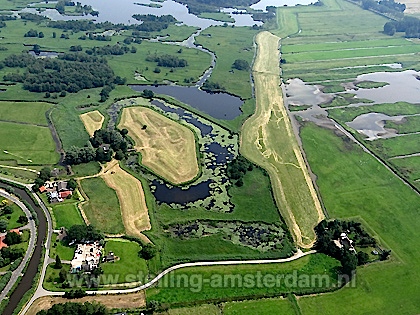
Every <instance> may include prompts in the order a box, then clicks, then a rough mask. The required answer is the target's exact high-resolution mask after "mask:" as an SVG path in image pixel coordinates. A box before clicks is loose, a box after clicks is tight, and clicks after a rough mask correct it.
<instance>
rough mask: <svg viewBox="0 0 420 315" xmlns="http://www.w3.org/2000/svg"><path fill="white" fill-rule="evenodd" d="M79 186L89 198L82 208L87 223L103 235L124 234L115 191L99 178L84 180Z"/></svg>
mask: <svg viewBox="0 0 420 315" xmlns="http://www.w3.org/2000/svg"><path fill="white" fill-rule="evenodd" d="M81 185H82V189H83V191H84V192H85V194H86V195H87V196H88V198H89V201H88V202H87V203H85V204H83V206H82V207H83V210H84V212H85V213H86V216H87V217H88V219H89V222H90V223H91V224H92V225H94V226H95V227H96V228H97V229H99V230H100V231H102V232H104V233H109V234H119V233H124V224H123V222H122V218H121V211H120V205H119V202H118V197H117V194H116V193H115V191H114V190H113V189H111V188H109V187H108V186H107V185H106V184H105V182H104V181H103V179H102V178H99V177H98V178H89V179H84V180H82V181H81Z"/></svg>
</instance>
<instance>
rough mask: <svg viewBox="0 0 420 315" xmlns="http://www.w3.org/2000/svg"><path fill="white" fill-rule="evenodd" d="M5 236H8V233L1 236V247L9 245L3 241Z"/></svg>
mask: <svg viewBox="0 0 420 315" xmlns="http://www.w3.org/2000/svg"><path fill="white" fill-rule="evenodd" d="M5 238H6V235H2V236H0V249H2V248H4V247H7V244H6V243H4V242H3V241H4V239H5Z"/></svg>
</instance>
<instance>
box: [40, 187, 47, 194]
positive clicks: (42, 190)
mask: <svg viewBox="0 0 420 315" xmlns="http://www.w3.org/2000/svg"><path fill="white" fill-rule="evenodd" d="M46 190H47V188H45V186H41V187H39V192H41V193H43V192H44V191H46Z"/></svg>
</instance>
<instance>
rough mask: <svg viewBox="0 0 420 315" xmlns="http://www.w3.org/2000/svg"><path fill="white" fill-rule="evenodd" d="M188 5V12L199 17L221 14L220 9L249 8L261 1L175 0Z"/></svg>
mask: <svg viewBox="0 0 420 315" xmlns="http://www.w3.org/2000/svg"><path fill="white" fill-rule="evenodd" d="M175 1H176V2H179V3H182V4H185V5H187V7H188V12H190V13H193V14H195V15H198V14H200V13H203V12H219V11H220V8H233V7H238V6H239V7H249V6H251V5H253V4H255V3H257V2H258V1H259V0H175Z"/></svg>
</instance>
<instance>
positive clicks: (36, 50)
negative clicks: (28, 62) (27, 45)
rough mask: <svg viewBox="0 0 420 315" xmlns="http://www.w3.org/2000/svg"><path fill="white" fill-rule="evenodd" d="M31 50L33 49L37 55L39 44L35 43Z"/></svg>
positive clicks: (39, 48) (39, 49) (39, 50)
mask: <svg viewBox="0 0 420 315" xmlns="http://www.w3.org/2000/svg"><path fill="white" fill-rule="evenodd" d="M32 50H33V51H34V53H35V54H36V55H39V54H40V53H41V46H39V45H38V44H35V45H34V46H33V48H32Z"/></svg>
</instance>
